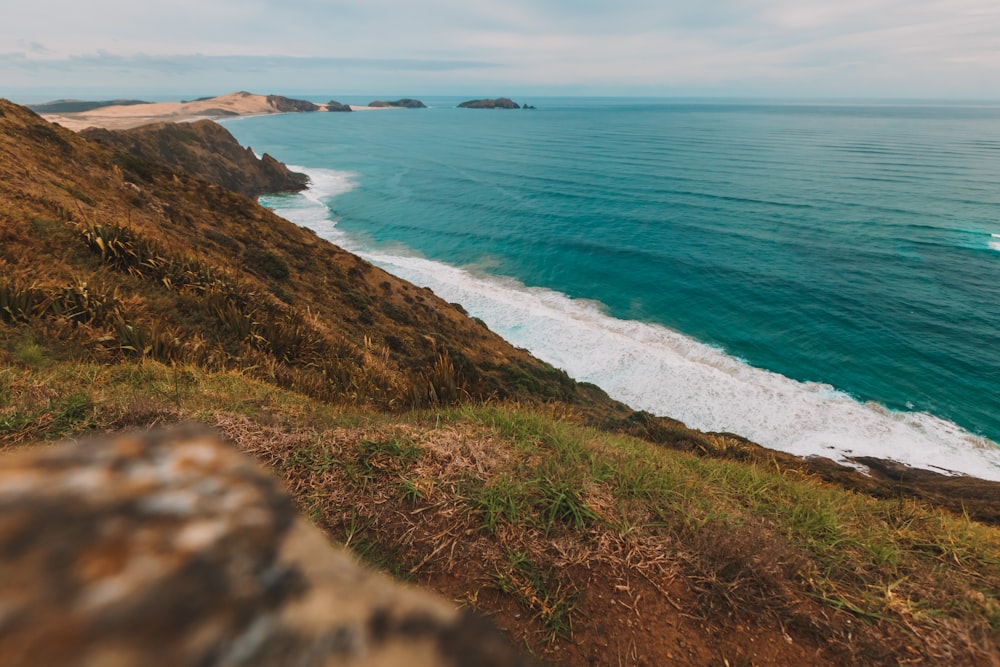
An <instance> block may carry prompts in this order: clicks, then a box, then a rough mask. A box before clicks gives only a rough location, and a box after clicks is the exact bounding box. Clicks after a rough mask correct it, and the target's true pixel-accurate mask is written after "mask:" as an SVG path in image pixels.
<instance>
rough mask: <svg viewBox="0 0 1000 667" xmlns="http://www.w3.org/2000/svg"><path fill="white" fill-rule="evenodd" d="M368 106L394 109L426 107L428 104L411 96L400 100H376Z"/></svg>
mask: <svg viewBox="0 0 1000 667" xmlns="http://www.w3.org/2000/svg"><path fill="white" fill-rule="evenodd" d="M368 106H370V107H372V108H375V109H383V108H386V107H392V108H394V109H426V108H427V105H426V104H424V103H423V102H421V101H420V100H415V99H412V98H410V97H404V98H401V99H398V100H391V101H386V100H374V101H372V102H369V103H368Z"/></svg>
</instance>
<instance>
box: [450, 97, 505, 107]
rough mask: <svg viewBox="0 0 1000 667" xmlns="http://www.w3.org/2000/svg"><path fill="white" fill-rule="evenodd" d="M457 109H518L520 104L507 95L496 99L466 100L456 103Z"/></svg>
mask: <svg viewBox="0 0 1000 667" xmlns="http://www.w3.org/2000/svg"><path fill="white" fill-rule="evenodd" d="M458 108H459V109H520V108H521V105H520V104H518V103H517V102H515V101H514V100H512V99H510V98H509V97H497V98H496V99H492V100H490V99H484V100H468V101H465V102H462V103H461V104H459V105H458Z"/></svg>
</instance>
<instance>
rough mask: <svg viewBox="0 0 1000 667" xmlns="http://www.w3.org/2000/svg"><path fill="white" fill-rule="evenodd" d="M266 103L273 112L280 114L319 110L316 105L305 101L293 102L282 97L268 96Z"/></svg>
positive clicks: (288, 98)
mask: <svg viewBox="0 0 1000 667" xmlns="http://www.w3.org/2000/svg"><path fill="white" fill-rule="evenodd" d="M267 103H268V105H270V106H271V107H272V108H273V109H274V110H275V111H280V112H282V113H294V112H301V111H319V110H320V108H321V107H320V106H319V105H318V104H313V103H312V102H307V101H306V100H293V99H292V98H290V97H282V96H281V95H268V96H267Z"/></svg>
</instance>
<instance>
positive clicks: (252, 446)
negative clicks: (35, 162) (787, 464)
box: [0, 337, 1000, 665]
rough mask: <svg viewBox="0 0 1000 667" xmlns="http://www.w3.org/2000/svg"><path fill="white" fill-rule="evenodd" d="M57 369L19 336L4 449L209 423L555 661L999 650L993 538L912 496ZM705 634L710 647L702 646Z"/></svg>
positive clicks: (922, 656) (643, 448)
mask: <svg viewBox="0 0 1000 667" xmlns="http://www.w3.org/2000/svg"><path fill="white" fill-rule="evenodd" d="M58 357H59V351H58V350H57V349H52V348H50V347H49V346H47V345H45V344H42V343H39V342H37V341H36V340H32V339H30V338H24V337H22V338H8V341H7V344H6V347H5V348H4V349H3V350H2V352H0V362H2V363H0V368H2V370H0V397H2V405H3V408H2V409H0V447H3V448H11V447H19V446H23V445H24V444H26V443H30V442H35V441H38V440H55V439H58V438H66V437H78V436H80V435H83V434H86V433H89V432H94V431H106V430H119V429H123V428H134V427H145V426H151V425H157V424H164V423H173V422H177V421H184V420H196V421H200V422H204V423H208V424H212V425H214V426H216V427H217V428H220V429H222V430H223V431H224V432H226V433H227V434H228V435H229V436H230V437H232V438H233V439H234V440H235V441H236V442H237V443H239V444H240V446H241V447H243V448H244V449H246V450H247V451H249V452H250V453H251V454H253V455H254V456H256V457H257V458H258V459H259V460H260V461H261V462H262V463H264V464H265V465H268V466H270V467H272V468H274V469H275V470H276V471H278V473H279V474H280V475H282V476H283V477H284V478H285V480H286V483H287V485H288V488H289V489H290V490H291V491H292V493H293V494H294V496H295V498H296V501H297V502H298V504H299V505H300V507H301V508H302V510H303V512H304V513H305V514H306V515H307V516H310V517H311V518H312V520H313V521H314V522H316V523H317V524H318V525H320V526H321V527H323V528H324V530H326V532H327V533H328V534H329V535H330V536H331V538H332V539H334V540H337V541H340V542H342V543H344V544H347V545H348V546H349V547H350V548H352V549H353V550H354V551H355V552H356V553H357V554H358V555H359V556H360V557H361V558H363V559H364V560H366V561H367V562H369V563H370V564H372V565H374V566H376V567H379V568H381V569H384V570H386V571H388V572H390V573H392V574H394V575H396V576H398V577H400V578H403V579H406V580H410V581H413V582H416V583H421V584H427V585H429V586H431V587H432V588H435V589H437V590H439V591H440V592H442V593H444V594H445V595H448V596H450V597H452V598H454V599H457V600H459V601H461V602H462V603H464V604H469V605H474V606H476V607H478V608H480V609H482V610H484V611H487V612H489V613H492V614H494V615H495V619H496V620H497V622H498V623H499V624H500V625H502V626H503V627H505V628H507V629H508V630H509V631H510V632H512V633H513V634H514V635H515V636H516V637H518V639H519V640H520V641H522V642H524V644H525V645H526V646H527V647H528V648H530V649H531V650H533V651H535V652H537V653H538V654H540V655H543V656H545V657H547V658H549V659H553V660H556V661H557V662H562V663H567V664H586V663H587V661H589V660H597V661H598V662H599V663H601V664H615V663H616V661H617V660H618V659H619V658H621V659H622V660H623V661H624V660H625V656H626V655H628V654H629V652H630V651H635V652H636V655H637V656H641V655H645V656H646V657H647V658H649V659H650V660H652V658H653V656H663V655H666V653H667V652H671V654H673V655H675V656H676V657H677V658H678V660H680V661H682V662H685V661H689V662H691V663H693V664H702V662H703V661H704V662H713V661H715V662H721V660H723V659H725V660H729V661H730V663H731V664H740V663H739V662H738V660H740V659H743V660H744V663H743V664H764V663H765V662H766V661H765V660H764V659H762V657H761V656H767V655H769V654H774V655H776V656H780V657H781V659H782V660H788V661H791V662H788V663H786V664H794V663H795V661H797V660H799V659H802V660H805V659H806V657H808V656H813V655H814V654H815V655H818V656H819V658H820V659H819V664H843V663H845V662H846V663H855V664H897V662H898V658H899V657H900V656H906V657H907V658H909V659H911V660H912V661H913V663H914V664H921V663H922V664H944V662H947V663H948V664H956V665H962V664H967V665H977V664H989V662H988V660H989V659H990V656H992V655H995V652H996V650H997V649H998V647H1000V596H998V593H997V592H998V591H1000V531H998V530H997V529H995V528H992V527H989V526H986V525H983V524H980V523H978V522H975V521H972V520H970V519H969V518H967V517H963V516H960V515H955V514H951V513H948V512H944V511H941V510H937V509H934V508H931V507H928V506H926V505H924V504H921V503H919V502H916V501H913V500H910V499H905V498H897V499H891V500H880V499H874V498H871V497H869V496H867V495H861V494H857V493H852V492H849V491H845V490H843V489H841V488H838V487H836V486H833V485H829V484H825V483H822V482H821V481H818V480H817V479H815V478H813V477H811V476H809V475H806V474H803V473H798V472H793V471H789V470H787V469H785V470H782V469H774V468H772V469H767V468H764V467H761V466H758V465H755V464H752V463H751V464H745V463H741V462H734V461H727V460H720V459H716V458H706V457H704V456H698V455H696V454H692V453H686V452H678V451H672V450H664V449H663V448H662V447H659V446H656V445H654V444H651V443H649V442H647V441H644V440H639V439H636V438H632V437H629V436H624V435H619V434H613V433H608V432H607V431H603V430H596V429H593V428H591V427H587V426H583V425H581V424H580V423H579V420H578V419H575V418H574V417H573V416H572V415H570V414H559V413H553V412H552V410H540V409H538V408H531V407H524V406H519V405H511V404H507V403H496V404H482V403H466V404H463V405H461V406H456V407H452V408H437V409H434V410H431V411H414V412H405V413H400V414H393V413H385V412H372V411H370V410H361V409H359V408H356V407H349V406H335V405H331V404H330V403H328V402H321V401H316V400H314V399H311V398H308V397H306V396H304V395H302V394H301V393H298V392H295V391H289V390H286V389H282V388H279V387H277V386H276V385H274V384H272V383H270V382H268V381H265V380H260V379H255V378H253V377H251V376H250V375H248V374H247V373H246V372H244V371H240V370H235V369H231V370H216V371H207V370H205V369H203V368H201V367H199V366H194V365H188V364H177V363H163V362H160V361H154V360H151V359H148V358H147V359H141V360H130V359H127V358H123V359H121V360H119V361H117V362H114V363H85V362H77V361H60V360H59V358H58ZM706 632H709V633H710V636H711V637H716V638H718V640H717V641H700V642H693V641H691V640H690V638H691V637H696V636H699V635H702V636H703V635H704V634H705V633H706ZM609 633H610V634H609ZM786 637H787V638H786ZM769 652H770V653H769ZM810 659H811V658H810ZM650 664H652V663H650ZM779 664H780V663H779Z"/></svg>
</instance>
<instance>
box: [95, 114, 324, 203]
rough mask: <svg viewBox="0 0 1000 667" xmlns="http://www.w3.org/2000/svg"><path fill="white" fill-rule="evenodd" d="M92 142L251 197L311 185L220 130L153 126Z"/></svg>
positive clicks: (109, 133) (205, 124) (99, 135)
mask: <svg viewBox="0 0 1000 667" xmlns="http://www.w3.org/2000/svg"><path fill="white" fill-rule="evenodd" d="M81 134H82V135H83V136H85V137H87V138H88V139H92V140H95V141H100V142H101V143H104V144H108V145H109V146H114V147H116V148H119V149H122V150H123V151H125V152H127V153H128V154H129V155H132V156H135V157H137V158H141V159H143V160H146V161H148V162H152V163H157V164H163V165H167V166H169V167H170V168H173V169H176V170H178V171H182V172H186V173H189V174H192V175H195V176H198V177H199V178H202V179H204V180H206V181H208V182H209V183H215V184H216V185H219V186H221V187H224V188H226V189H227V190H232V191H233V192H238V193H240V194H242V195H246V196H247V197H259V196H260V195H262V194H265V193H268V192H297V191H299V190H304V189H305V188H306V187H307V185H308V183H309V179H308V177H307V176H306V175H305V174H299V173H296V172H293V171H291V170H289V169H288V167H286V166H285V165H284V164H282V163H280V162H278V161H277V160H275V159H274V158H273V157H271V156H270V155H268V154H267V153H265V154H264V155H263V156H261V157H260V158H258V157H257V156H256V155H255V154H254V152H253V150H251V149H250V148H243V147H242V146H241V145H240V144H239V142H237V141H236V139H235V138H233V135H231V134H230V133H229V132H228V131H226V129H225V128H223V127H222V126H221V125H219V124H217V123H214V122H212V121H209V120H202V121H197V122H194V123H184V124H177V123H153V124H151V125H143V126H140V127H137V128H133V129H129V130H104V129H98V128H91V129H88V130H84V131H83V132H82V133H81Z"/></svg>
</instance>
